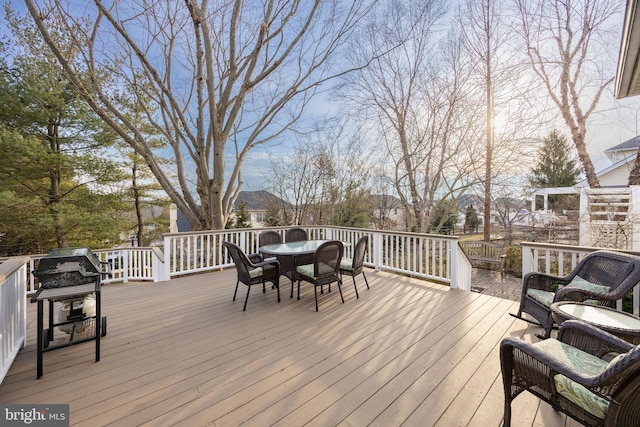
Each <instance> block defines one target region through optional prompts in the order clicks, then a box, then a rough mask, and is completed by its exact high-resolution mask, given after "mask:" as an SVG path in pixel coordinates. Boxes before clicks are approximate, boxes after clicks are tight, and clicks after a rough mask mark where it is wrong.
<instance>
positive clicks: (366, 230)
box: [163, 225, 458, 240]
mask: <svg viewBox="0 0 640 427" xmlns="http://www.w3.org/2000/svg"><path fill="white" fill-rule="evenodd" d="M291 227H302V228H306V229H323V230H326V229H332V230H345V231H351V232H354V231H355V232H362V233H381V234H394V235H400V236H428V237H437V238H439V239H442V240H458V236H450V235H445V234H437V233H416V232H412V231H391V230H377V229H372V228H353V227H342V226H333V225H331V226H326V225H300V226H294V225H287V226H278V227H260V228H233V229H224V230H200V231H181V232H177V233H165V234H163V236H164V237H180V236H186V235H200V234H211V233H221V234H222V233H233V232H240V231H243V232H247V231H254V232H260V231H265V230H286V229H288V228H291Z"/></svg>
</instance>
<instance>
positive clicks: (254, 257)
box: [247, 253, 264, 264]
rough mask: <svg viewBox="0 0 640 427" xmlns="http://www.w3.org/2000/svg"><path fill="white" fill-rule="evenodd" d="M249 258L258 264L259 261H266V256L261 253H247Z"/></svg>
mask: <svg viewBox="0 0 640 427" xmlns="http://www.w3.org/2000/svg"><path fill="white" fill-rule="evenodd" d="M247 258H249V261H251V262H252V263H253V264H257V263H259V262H262V261H264V257H263V256H262V254H260V253H256V254H249V255H247Z"/></svg>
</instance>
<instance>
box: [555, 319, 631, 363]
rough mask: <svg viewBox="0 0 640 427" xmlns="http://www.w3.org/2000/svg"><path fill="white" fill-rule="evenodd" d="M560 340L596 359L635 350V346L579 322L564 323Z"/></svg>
mask: <svg viewBox="0 0 640 427" xmlns="http://www.w3.org/2000/svg"><path fill="white" fill-rule="evenodd" d="M558 340H559V341H562V342H563V343H566V344H569V345H570V346H572V347H575V348H579V349H580V350H582V351H584V352H587V353H589V354H592V355H594V356H596V357H602V355H604V354H606V353H611V352H614V353H626V352H628V351H629V350H631V349H632V348H634V345H633V344H631V343H629V342H627V341H625V340H623V339H621V338H618V337H616V336H615V335H612V334H610V333H608V332H605V331H603V330H602V329H600V328H598V327H596V326H593V325H590V324H588V323H585V322H582V321H579V320H567V321H566V322H563V323H562V325H561V326H560V330H559V331H558Z"/></svg>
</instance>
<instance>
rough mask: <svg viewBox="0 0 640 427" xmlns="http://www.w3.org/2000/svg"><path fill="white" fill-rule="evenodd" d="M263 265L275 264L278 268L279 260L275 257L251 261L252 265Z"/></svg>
mask: <svg viewBox="0 0 640 427" xmlns="http://www.w3.org/2000/svg"><path fill="white" fill-rule="evenodd" d="M265 265H275V266H277V267H278V268H280V261H278V259H277V258H267V259H265V260H263V261H260V262H255V263H253V266H254V267H264V266H265Z"/></svg>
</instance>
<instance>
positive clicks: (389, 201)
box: [369, 194, 408, 230]
mask: <svg viewBox="0 0 640 427" xmlns="http://www.w3.org/2000/svg"><path fill="white" fill-rule="evenodd" d="M369 203H370V208H371V211H370V214H371V219H372V221H373V227H374V228H376V229H378V230H406V229H407V228H408V222H407V217H406V212H405V210H404V207H403V205H402V201H401V200H400V199H398V198H397V197H394V196H390V195H388V194H371V195H370V196H369Z"/></svg>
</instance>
